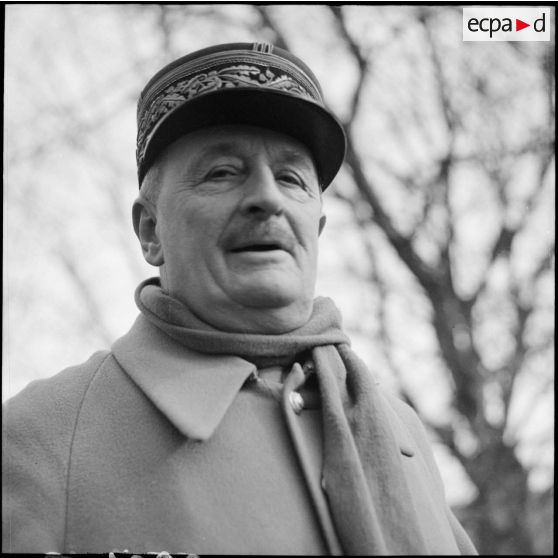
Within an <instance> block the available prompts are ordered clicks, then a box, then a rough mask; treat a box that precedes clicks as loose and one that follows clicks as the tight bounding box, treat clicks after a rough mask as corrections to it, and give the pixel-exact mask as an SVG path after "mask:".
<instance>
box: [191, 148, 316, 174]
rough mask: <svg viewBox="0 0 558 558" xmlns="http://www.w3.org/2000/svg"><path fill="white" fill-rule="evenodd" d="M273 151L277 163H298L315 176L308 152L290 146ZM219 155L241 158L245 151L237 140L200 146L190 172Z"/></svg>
mask: <svg viewBox="0 0 558 558" xmlns="http://www.w3.org/2000/svg"><path fill="white" fill-rule="evenodd" d="M275 153H276V156H275V157H274V159H275V161H276V162H277V163H282V164H292V165H300V166H302V167H304V169H305V170H306V171H307V172H312V173H314V174H315V175H316V176H317V169H316V165H315V163H314V160H313V159H312V157H311V156H310V154H309V153H308V154H307V153H305V152H303V151H301V150H299V149H295V148H292V147H280V148H279V149H277V150H276V152H275ZM220 155H225V156H234V157H238V158H241V159H242V158H244V157H245V156H246V152H245V151H244V150H243V149H242V148H240V147H239V144H238V142H234V141H229V140H223V141H219V142H217V143H211V144H210V145H207V146H205V147H202V148H201V149H200V151H199V152H198V153H197V154H196V156H195V158H194V160H193V161H192V163H191V166H190V169H189V170H190V172H194V173H196V172H198V171H200V169H201V168H203V166H204V165H205V164H206V162H207V160H208V159H211V158H212V157H218V156H220Z"/></svg>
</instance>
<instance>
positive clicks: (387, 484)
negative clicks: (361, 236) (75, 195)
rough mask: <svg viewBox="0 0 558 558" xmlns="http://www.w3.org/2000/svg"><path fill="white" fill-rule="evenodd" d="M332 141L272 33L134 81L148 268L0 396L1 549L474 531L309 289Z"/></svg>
mask: <svg viewBox="0 0 558 558" xmlns="http://www.w3.org/2000/svg"><path fill="white" fill-rule="evenodd" d="M344 151H345V136H344V133H343V130H342V127H341V126H340V124H339V123H338V121H337V120H336V118H335V117H334V116H333V115H332V114H331V113H330V112H329V111H328V110H327V109H326V108H325V107H324V104H323V100H322V94H321V90H320V86H319V84H318V82H317V80H316V78H315V76H314V75H313V74H312V72H311V71H310V69H309V68H308V67H307V66H306V65H305V64H304V63H303V62H302V61H301V60H299V59H298V58H296V57H295V56H293V55H292V54H291V53H289V52H286V51H284V50H282V49H279V48H275V47H272V46H270V45H266V44H259V43H255V44H249V43H235V44H227V45H218V46H215V47H211V48H208V49H204V50H201V51H198V52H195V53H193V54H190V55H188V56H185V57H183V58H180V59H179V60H176V61H174V62H173V63H171V64H169V65H168V66H166V67H165V68H163V69H162V70H161V71H160V72H158V73H157V74H156V75H155V76H154V77H153V78H152V79H151V80H150V81H149V83H148V84H147V85H146V87H145V89H144V91H143V93H142V95H141V97H140V101H139V104H138V150H137V159H138V174H139V182H140V185H141V188H140V195H139V197H138V198H137V200H136V202H135V203H134V207H133V223H134V229H135V232H136V235H137V236H138V239H139V241H140V244H141V248H142V251H143V255H144V257H145V259H146V261H147V262H149V263H150V264H152V265H153V266H156V267H158V268H159V270H160V273H159V275H160V278H156V279H149V280H147V281H144V282H143V283H142V284H141V285H140V286H139V287H138V289H137V291H136V303H137V305H138V308H139V309H140V315H139V317H138V318H137V321H136V322H135V324H134V325H133V327H132V329H131V330H130V332H129V333H127V334H126V335H125V336H123V337H122V338H120V339H119V340H118V341H116V343H115V344H114V345H113V347H112V348H111V351H104V352H99V353H95V354H94V355H93V356H92V357H91V358H90V360H88V361H87V362H86V363H84V364H82V365H79V366H76V367H74V368H71V369H68V370H65V371H63V372H62V373H60V374H59V375H57V376H55V377H53V378H51V379H49V380H44V381H39V382H34V383H33V384H31V385H30V386H29V387H28V388H27V389H25V390H24V391H23V392H22V393H21V394H20V395H18V396H16V397H15V398H13V399H12V400H11V401H10V402H8V404H7V405H6V408H5V415H4V428H5V432H4V440H5V441H4V444H5V445H4V457H5V464H4V468H3V472H4V486H5V489H4V505H5V509H4V514H3V521H4V523H3V549H4V550H5V551H8V552H9V551H31V552H49V551H50V552H109V551H112V550H123V549H128V550H130V551H133V552H141V553H146V552H157V551H162V550H166V551H168V552H171V553H172V552H175V553H178V552H193V553H211V554H220V553H222V554H231V553H240V554H326V553H328V554H334V555H339V554H459V553H475V550H474V548H473V546H472V544H471V542H470V541H469V539H468V537H467V535H466V534H465V532H464V531H463V529H462V528H461V526H460V525H459V524H458V522H457V521H456V519H455V518H454V516H453V515H452V513H451V511H450V510H449V508H448V507H447V505H446V503H445V501H444V493H443V487H442V484H441V480H440V477H439V474H438V471H437V469H436V466H435V464H434V460H433V458H432V454H431V452H430V449H429V447H428V443H427V439H426V436H425V433H424V431H423V429H422V426H421V424H420V422H419V421H418V419H417V417H416V415H415V414H414V413H413V411H412V410H411V409H410V408H408V407H407V406H406V405H404V404H403V403H402V402H399V401H398V400H396V399H394V398H392V397H390V396H389V395H387V394H385V393H383V392H382V391H381V388H380V387H379V386H378V385H377V383H376V382H375V381H374V378H373V375H372V373H371V372H369V371H368V370H367V369H366V368H365V367H364V365H363V363H362V362H361V361H360V360H359V359H358V357H356V355H354V353H353V352H352V350H351V349H350V346H349V341H348V339H347V338H346V336H345V334H344V333H343V332H342V330H341V325H340V316H339V314H338V312H337V310H336V308H335V306H334V305H333V303H332V301H330V300H329V299H323V298H317V299H314V284H315V279H316V260H317V244H318V236H319V234H320V232H321V230H322V228H323V226H324V223H325V216H324V215H323V213H322V191H323V190H325V188H327V187H328V186H329V184H330V183H331V181H332V180H333V178H334V176H335V174H336V173H337V171H338V169H339V167H340V166H341V164H342V161H343V157H344Z"/></svg>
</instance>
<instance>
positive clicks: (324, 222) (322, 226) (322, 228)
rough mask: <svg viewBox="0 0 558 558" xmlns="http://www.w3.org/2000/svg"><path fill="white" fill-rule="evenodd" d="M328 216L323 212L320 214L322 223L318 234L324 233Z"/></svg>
mask: <svg viewBox="0 0 558 558" xmlns="http://www.w3.org/2000/svg"><path fill="white" fill-rule="evenodd" d="M326 220H327V219H326V216H325V215H324V214H323V213H322V214H321V215H320V224H319V227H318V236H320V235H321V234H322V231H323V230H324V227H325V224H326Z"/></svg>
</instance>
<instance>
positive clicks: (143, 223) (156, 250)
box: [132, 197, 165, 267]
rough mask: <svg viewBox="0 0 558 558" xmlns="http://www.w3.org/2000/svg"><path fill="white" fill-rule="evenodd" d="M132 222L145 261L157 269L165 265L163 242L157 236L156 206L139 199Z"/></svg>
mask: <svg viewBox="0 0 558 558" xmlns="http://www.w3.org/2000/svg"><path fill="white" fill-rule="evenodd" d="M132 221H133V223H134V231H135V233H136V236H137V237H138V239H139V241H140V245H141V250H142V253H143V257H144V258H145V261H146V262H147V263H148V264H151V265H154V266H155V267H159V266H161V265H163V263H164V262H165V259H164V257H163V247H162V246H161V240H160V239H159V236H158V234H157V211H156V208H155V206H154V205H153V204H152V203H151V202H150V201H148V200H146V199H144V198H141V197H139V198H137V199H136V201H134V205H133V207H132Z"/></svg>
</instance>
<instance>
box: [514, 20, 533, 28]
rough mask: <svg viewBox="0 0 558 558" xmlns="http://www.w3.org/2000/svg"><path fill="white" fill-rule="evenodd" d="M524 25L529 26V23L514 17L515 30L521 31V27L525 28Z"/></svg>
mask: <svg viewBox="0 0 558 558" xmlns="http://www.w3.org/2000/svg"><path fill="white" fill-rule="evenodd" d="M525 27H531V24H530V23H525V22H524V21H521V20H520V19H517V18H516V19H515V30H516V31H521V30H522V29H525Z"/></svg>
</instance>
